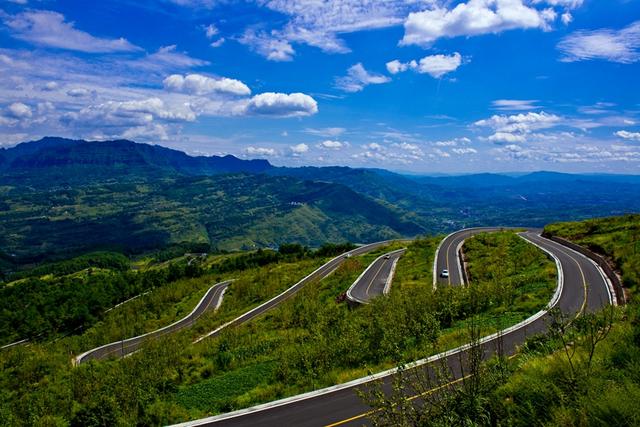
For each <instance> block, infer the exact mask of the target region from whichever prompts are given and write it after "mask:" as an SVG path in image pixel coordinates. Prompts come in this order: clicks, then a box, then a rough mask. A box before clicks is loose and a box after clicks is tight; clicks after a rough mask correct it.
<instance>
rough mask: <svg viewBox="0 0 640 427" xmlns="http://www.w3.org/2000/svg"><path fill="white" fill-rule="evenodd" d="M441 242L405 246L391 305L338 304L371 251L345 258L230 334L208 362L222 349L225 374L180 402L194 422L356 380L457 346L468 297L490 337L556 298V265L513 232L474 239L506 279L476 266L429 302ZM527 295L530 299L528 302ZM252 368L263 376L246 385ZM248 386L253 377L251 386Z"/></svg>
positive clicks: (186, 390) (193, 388)
mask: <svg viewBox="0 0 640 427" xmlns="http://www.w3.org/2000/svg"><path fill="white" fill-rule="evenodd" d="M437 242H438V240H437V239H425V240H419V241H416V242H414V243H411V244H409V245H408V250H407V252H406V254H405V255H404V256H403V257H402V258H401V260H400V261H399V263H398V266H397V275H396V277H395V280H394V284H393V287H392V293H391V295H390V296H389V297H388V298H380V299H378V300H376V301H374V303H373V304H371V305H369V306H363V307H359V308H358V309H356V310H349V309H348V308H347V307H346V306H345V305H339V304H336V303H335V298H336V296H337V295H339V294H340V293H342V292H344V291H345V290H346V289H347V288H348V286H349V285H350V284H351V283H352V282H353V280H355V278H356V277H357V276H358V274H359V273H360V271H361V270H362V268H364V266H366V265H367V263H368V262H370V261H372V260H373V259H374V257H375V256H376V255H377V253H375V254H371V255H369V256H367V257H365V258H364V259H362V260H360V259H355V260H351V261H350V262H349V263H348V264H346V265H345V266H344V267H343V268H341V269H339V270H338V271H337V272H336V273H335V274H334V275H332V276H331V277H330V278H328V279H326V280H324V281H322V282H321V283H320V284H319V285H318V287H313V288H309V289H307V290H305V291H304V292H303V293H302V294H301V295H299V296H298V297H296V298H295V299H293V300H291V301H289V302H287V303H286V304H284V305H283V306H282V307H281V308H279V309H277V310H274V311H273V312H272V313H270V314H269V315H267V316H266V317H265V318H263V319H261V320H260V321H258V322H256V323H255V324H252V325H248V326H246V327H241V328H237V329H236V330H234V331H230V332H229V333H228V334H227V335H225V336H223V337H222V338H221V339H220V340H219V341H218V342H216V343H214V346H215V347H214V348H213V349H212V350H211V355H210V357H211V358H213V359H214V360H215V358H216V357H218V356H216V355H219V354H221V351H224V354H226V356H225V357H226V358H227V359H228V361H229V365H228V366H226V368H227V369H224V370H223V372H222V373H220V374H215V373H214V374H212V377H211V378H209V379H206V380H204V381H202V380H195V382H194V383H193V384H192V385H187V386H183V387H181V388H180V389H179V392H178V393H177V395H176V402H177V403H178V404H179V405H180V406H183V407H185V409H187V410H189V411H190V413H191V416H192V417H197V416H204V415H206V414H211V413H216V412H220V411H228V410H231V409H235V408H240V407H244V406H248V405H251V404H256V403H259V402H264V401H268V400H273V399H277V398H281V397H285V396H288V395H293V394H297V393H300V392H304V391H308V390H311V389H314V388H319V387H324V386H329V385H332V384H337V383H341V382H345V381H348V380H351V379H354V378H359V377H361V376H364V375H366V374H367V373H369V372H371V371H374V372H375V371H379V370H382V369H385V368H389V367H392V366H394V365H395V363H397V361H400V360H415V359H417V358H421V357H425V356H426V355H430V354H434V353H436V352H438V351H440V350H442V349H445V348H451V347H453V346H455V345H459V344H462V343H463V342H464V340H465V339H466V338H465V331H466V319H467V318H468V316H469V315H470V314H471V313H470V311H469V310H468V309H467V307H468V306H469V303H470V301H471V300H472V299H473V300H474V301H476V302H477V303H478V304H479V306H478V310H479V312H480V323H481V325H482V326H483V330H484V332H485V333H490V332H492V331H494V330H495V329H496V328H497V327H503V326H506V325H507V324H512V323H515V322H517V321H519V320H522V319H523V318H525V317H526V316H528V315H530V314H533V313H534V312H536V311H538V310H539V309H540V308H542V307H543V306H544V305H545V304H546V303H547V301H548V299H549V298H550V295H551V294H552V292H553V288H554V286H555V267H554V264H553V263H552V262H550V261H549V260H547V258H546V257H545V256H544V254H542V253H541V252H540V251H539V250H538V249H536V248H534V247H532V246H530V245H528V244H527V243H525V242H524V241H523V240H522V239H520V238H518V237H517V236H515V235H514V234H513V233H500V234H495V235H488V236H482V237H479V238H478V239H477V241H474V242H473V243H471V244H470V245H469V246H470V248H469V252H470V256H471V257H475V256H477V255H478V256H479V254H480V253H484V252H488V253H489V254H491V256H492V257H494V258H496V257H503V258H505V259H506V260H507V261H509V262H512V263H513V264H512V268H511V269H507V270H505V271H503V277H502V279H504V280H502V281H500V282H499V283H498V282H496V281H493V282H491V283H489V281H490V279H495V277H492V272H490V271H485V270H483V269H481V268H480V267H477V266H478V265H479V262H478V263H476V264H474V266H472V272H473V274H474V276H473V277H474V286H472V287H471V288H467V289H465V288H458V289H443V290H442V291H438V293H435V294H434V293H432V288H431V277H432V272H431V269H432V262H433V254H434V252H435V247H436V245H437ZM386 250H388V249H385V251H386ZM483 261H485V260H483ZM487 261H491V260H487ZM504 281H509V286H508V288H509V290H510V291H507V290H505V289H504V288H503V287H502V286H500V284H503V283H504ZM474 288H476V290H477V291H478V292H477V293H475V292H474V291H473V289H474ZM497 289H501V290H502V293H501V295H502V299H500V298H498V299H496V298H490V297H489V296H490V295H494V294H495V293H496V290H497ZM532 291H533V292H534V294H535V296H533V297H529V296H527V295H526V294H527V293H529V292H532ZM447 301H453V304H452V305H453V306H452V307H449V306H447V304H446V302H447ZM447 310H449V311H451V313H447ZM432 313H436V314H435V315H434V314H432ZM218 368H219V367H218ZM228 368H231V370H230V371H229V370H228ZM256 369H259V370H261V372H262V375H261V376H257V377H251V375H249V373H251V372H253V371H254V370H256ZM215 371H216V364H215V362H210V365H209V367H208V368H207V369H206V370H205V372H215ZM189 376H190V377H192V378H194V379H196V378H197V377H198V375H195V376H194V375H189ZM200 377H201V376H200ZM230 378H237V379H238V381H239V382H240V383H241V384H242V386H241V387H239V388H238V390H237V392H236V393H235V395H234V394H233V393H230V391H229V388H228V387H227V386H225V384H228V383H229V379H230ZM248 378H253V383H252V385H253V387H249V386H250V385H251V384H250V381H248V380H247V379H248ZM207 396H208V397H207Z"/></svg>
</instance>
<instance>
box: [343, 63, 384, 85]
mask: <svg viewBox="0 0 640 427" xmlns="http://www.w3.org/2000/svg"><path fill="white" fill-rule="evenodd" d="M390 81H391V79H390V78H389V77H387V76H383V75H382V74H377V73H371V72H369V71H367V70H366V69H365V68H364V66H363V65H362V64H361V63H360V62H358V63H357V64H355V65H353V66H351V67H350V68H349V69H348V70H347V75H346V76H343V77H338V78H336V87H337V88H338V89H341V90H343V91H345V92H359V91H361V90H362V89H364V88H365V86H368V85H377V84H383V83H388V82H390Z"/></svg>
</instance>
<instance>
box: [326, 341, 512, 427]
mask: <svg viewBox="0 0 640 427" xmlns="http://www.w3.org/2000/svg"><path fill="white" fill-rule="evenodd" d="M515 357H518V353H515V354H512V355H511V356H509V357H507V359H508V360H511V359H513V358H515ZM414 369H417V368H414ZM471 375H472V374H467V375H465V376H464V377H460V378H458V379H457V380H453V381H449V382H448V383H445V384H442V385H439V386H437V387H434V388H432V389H431V390H427V391H425V392H423V393H419V394H416V395H414V396H410V397H407V400H408V401H413V400H416V399H418V398H420V397H424V396H428V395H430V394H433V393H435V392H436V391H438V390H442V389H443V388H445V387H449V386H451V385H454V384H457V383H459V382H461V381H464V380H466V379H467V378H469V377H471ZM380 411H381V409H372V410H370V411H367V412H364V413H362V414H359V415H355V416H353V417H351V418H347V419H344V420H341V421H337V422H335V423H333V424H327V425H325V427H336V426H341V425H344V424H348V423H350V422H352V421H356V420H359V419H362V418H365V417H368V416H369V415H371V414H375V413H376V412H380Z"/></svg>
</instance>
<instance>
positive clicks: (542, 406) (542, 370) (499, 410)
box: [488, 215, 640, 426]
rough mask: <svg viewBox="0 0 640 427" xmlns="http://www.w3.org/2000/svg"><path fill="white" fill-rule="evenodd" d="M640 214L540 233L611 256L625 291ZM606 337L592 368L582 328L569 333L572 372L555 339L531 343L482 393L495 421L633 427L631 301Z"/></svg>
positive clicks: (635, 384) (638, 416)
mask: <svg viewBox="0 0 640 427" xmlns="http://www.w3.org/2000/svg"><path fill="white" fill-rule="evenodd" d="M639 230H640V216H638V215H627V216H623V217H613V218H603V219H594V220H589V221H583V222H573V223H558V224H552V225H549V226H547V227H546V228H545V231H546V232H549V233H552V234H554V235H558V236H561V237H564V238H567V239H570V240H573V241H574V242H576V243H579V244H582V245H584V246H586V247H590V248H591V249H593V250H595V251H597V252H600V253H601V254H603V255H605V256H607V257H609V258H610V259H612V260H613V261H614V262H615V264H616V266H617V267H618V268H619V269H620V271H621V272H622V275H623V277H624V278H625V286H627V287H629V288H631V289H634V290H635V289H637V288H638V266H639V265H640V251H638V250H637V248H638V246H639V245H640V238H639V233H638V232H639ZM614 315H615V323H614V325H613V329H612V331H611V333H610V334H609V335H608V336H607V337H606V339H605V340H604V341H602V342H601V343H600V344H599V346H598V347H596V352H595V356H594V360H593V362H592V367H591V369H590V370H589V369H587V366H588V357H587V356H588V353H587V349H586V347H585V345H586V343H587V342H588V339H587V337H588V335H587V334H586V332H585V330H584V329H579V328H576V329H574V330H571V331H570V333H571V337H572V338H571V340H572V343H573V344H572V345H571V349H575V350H576V355H575V356H574V359H573V363H574V365H575V366H576V374H575V375H571V369H570V365H569V362H568V359H567V357H566V354H565V352H564V351H562V350H560V349H559V347H560V344H559V343H558V342H557V340H554V339H551V338H546V339H536V340H532V341H531V342H530V343H529V344H528V345H527V346H526V347H525V352H524V355H523V356H521V357H519V358H518V359H516V360H515V361H514V362H512V367H511V368H512V369H513V371H514V373H513V374H512V375H511V376H510V377H509V378H508V379H507V380H506V381H505V383H504V384H503V385H502V386H501V387H500V388H498V389H497V391H496V392H495V393H493V394H492V395H490V396H488V397H489V400H492V401H493V403H492V405H493V411H494V414H493V416H494V417H495V419H499V420H500V421H501V423H503V424H504V425H514V426H525V425H530V421H531V420H536V422H538V423H539V424H540V425H554V426H555V425H562V426H578V425H585V426H587V425H588V426H605V425H606V426H608V425H619V426H626V425H629V426H631V425H639V424H640V411H639V410H638V406H637V402H638V401H639V400H640V369H639V367H640V307H639V306H638V302H637V298H635V297H633V298H632V300H631V301H630V302H629V303H628V304H627V306H625V307H619V308H617V309H616V310H615V313H614Z"/></svg>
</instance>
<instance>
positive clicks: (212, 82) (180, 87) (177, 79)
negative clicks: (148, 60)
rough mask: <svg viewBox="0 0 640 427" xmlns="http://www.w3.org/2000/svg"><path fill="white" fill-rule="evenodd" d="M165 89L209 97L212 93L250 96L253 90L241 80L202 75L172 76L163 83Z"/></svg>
mask: <svg viewBox="0 0 640 427" xmlns="http://www.w3.org/2000/svg"><path fill="white" fill-rule="evenodd" d="M163 83H164V87H165V89H167V90H170V91H173V92H182V93H188V94H192V95H207V94H210V93H214V92H217V93H227V94H232V95H249V94H251V90H250V89H249V87H248V86H247V85H245V84H244V83H242V82H241V81H239V80H235V79H229V78H226V77H221V78H213V77H208V76H203V75H201V74H187V75H186V76H182V75H180V74H172V75H170V76H169V77H167V78H166V79H164V81H163Z"/></svg>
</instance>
